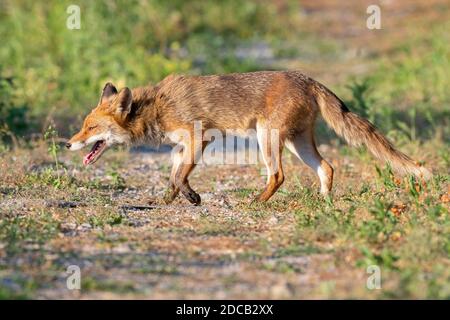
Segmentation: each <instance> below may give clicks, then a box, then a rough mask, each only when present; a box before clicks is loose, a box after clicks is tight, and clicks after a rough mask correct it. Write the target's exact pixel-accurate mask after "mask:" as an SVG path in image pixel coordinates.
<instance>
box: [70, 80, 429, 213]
mask: <svg viewBox="0 0 450 320" xmlns="http://www.w3.org/2000/svg"><path fill="white" fill-rule="evenodd" d="M318 113H320V114H321V115H322V117H323V118H324V119H325V122H326V123H327V124H328V125H329V126H330V127H331V128H332V129H333V130H334V131H335V132H336V133H337V134H338V135H339V136H341V137H343V138H344V139H345V140H346V141H347V142H348V143H349V144H351V145H353V146H361V145H364V146H366V147H367V149H368V150H369V151H370V152H371V153H372V154H373V155H374V156H375V157H377V158H379V159H381V160H383V161H385V162H388V163H389V164H390V165H391V166H392V167H393V168H394V170H396V171H398V172H399V173H401V174H413V175H415V176H417V177H421V178H424V179H427V178H430V177H431V173H430V171H428V170H427V169H426V168H424V167H422V166H419V165H417V164H416V163H414V162H413V161H412V160H411V159H410V158H409V157H408V156H406V155H405V154H403V153H402V152H400V151H398V150H396V149H395V148H394V146H393V145H392V143H391V142H389V141H388V140H387V139H386V138H385V137H384V136H383V135H382V134H381V133H380V132H379V131H378V130H377V129H376V128H375V126H374V125H372V124H371V123H370V122H369V121H367V120H365V119H363V118H361V117H360V116H358V115H357V114H355V113H352V112H351V111H350V110H349V109H348V108H347V107H346V106H345V105H344V103H343V102H342V101H341V100H340V99H339V98H338V97H337V96H336V95H335V94H333V93H332V92H331V91H330V90H329V89H327V88H326V87H325V86H324V85H322V84H320V83H319V82H317V81H315V80H313V79H311V78H309V77H307V76H305V75H304V74H302V73H300V72H297V71H262V72H250V73H236V74H226V75H210V76H184V75H171V76H168V77H166V78H165V79H163V80H162V81H161V82H160V83H158V84H157V85H155V86H147V87H140V88H135V89H133V90H130V89H129V88H123V89H121V90H120V91H117V89H116V88H115V87H114V85H112V84H111V83H107V84H106V85H105V87H104V89H103V92H102V95H101V98H100V101H99V103H98V105H97V107H95V108H94V109H93V110H92V112H91V113H90V114H89V115H88V116H87V117H86V119H85V120H84V124H83V127H82V129H81V131H80V132H79V133H77V134H76V135H75V136H73V137H72V138H71V139H70V140H69V141H68V142H67V145H66V147H67V148H68V149H70V150H78V149H81V148H83V147H85V146H87V145H89V144H94V145H93V147H92V150H91V151H90V152H89V153H88V154H87V155H86V156H85V158H84V161H83V162H84V164H85V165H87V164H91V163H94V162H95V161H97V160H98V159H99V158H100V156H101V155H102V154H103V152H104V151H105V150H106V149H107V148H108V147H110V146H112V145H115V144H132V143H135V142H145V141H149V142H153V143H156V144H159V143H162V142H164V141H166V140H167V139H171V138H170V133H171V132H175V131H177V130H180V129H182V130H183V132H185V133H186V134H183V135H181V136H178V138H177V141H173V142H176V144H177V145H179V146H181V148H179V149H178V150H177V151H176V152H175V154H174V156H173V167H172V171H171V174H170V185H169V188H168V192H167V194H166V196H165V201H166V203H170V202H172V201H173V200H174V199H175V198H176V196H177V195H178V193H179V192H180V191H181V193H182V194H183V195H184V196H185V197H186V198H187V199H188V200H189V201H190V202H191V203H193V204H196V205H199V204H200V203H201V198H200V196H199V195H198V194H197V193H196V192H195V191H194V190H193V189H192V188H191V186H190V185H189V181H188V177H189V174H190V173H191V172H192V170H193V169H194V167H195V165H196V163H197V162H198V161H197V160H198V159H199V157H201V155H202V153H203V151H204V149H205V147H206V145H207V144H208V141H200V142H199V141H198V139H197V140H196V139H195V138H194V136H195V132H194V131H195V130H194V123H195V122H197V121H200V122H201V125H202V126H201V132H202V134H203V133H204V132H205V131H206V130H208V129H216V130H220V131H221V132H225V131H226V130H228V129H233V130H237V131H245V130H248V129H255V130H256V135H257V140H258V145H259V148H260V150H261V153H262V157H263V160H264V163H265V165H266V167H267V173H268V179H267V184H266V188H265V190H264V191H263V192H262V193H261V194H260V195H259V196H258V197H257V199H258V200H260V201H266V200H268V199H269V198H270V197H271V196H272V195H273V194H274V193H275V192H276V191H277V189H278V188H279V187H280V186H281V184H282V183H283V181H284V174H283V169H282V163H281V155H282V150H283V148H284V147H286V148H288V150H289V151H291V152H292V153H293V154H294V155H295V156H297V157H298V158H300V159H301V160H303V162H304V163H305V164H306V165H308V166H309V167H311V168H312V169H313V170H314V171H315V172H316V174H317V175H318V177H319V179H320V191H321V193H322V194H324V195H327V194H328V193H329V192H330V191H331V188H332V183H333V168H332V167H331V165H330V164H329V163H328V162H327V161H326V160H324V159H323V158H322V156H321V155H320V154H319V152H318V151H317V148H316V145H315V142H314V135H313V132H314V123H315V120H316V118H317V115H318ZM267 130H276V131H277V135H276V141H274V139H273V138H268V135H267V134H263V133H264V132H265V131H267ZM202 134H201V136H200V140H202V139H201V138H202Z"/></svg>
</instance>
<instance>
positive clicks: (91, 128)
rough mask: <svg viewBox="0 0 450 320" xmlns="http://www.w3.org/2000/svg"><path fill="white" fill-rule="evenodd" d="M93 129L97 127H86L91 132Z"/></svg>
mask: <svg viewBox="0 0 450 320" xmlns="http://www.w3.org/2000/svg"><path fill="white" fill-rule="evenodd" d="M95 128H97V126H91V127H88V130H89V131H91V130H93V129H95Z"/></svg>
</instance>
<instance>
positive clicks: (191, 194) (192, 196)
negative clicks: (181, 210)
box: [183, 190, 202, 206]
mask: <svg viewBox="0 0 450 320" xmlns="http://www.w3.org/2000/svg"><path fill="white" fill-rule="evenodd" d="M183 195H184V196H185V197H186V199H188V200H189V202H190V203H192V204H195V205H196V206H199V205H200V204H201V203H202V199H201V198H200V195H199V194H198V193H196V192H195V191H193V190H190V191H186V192H183Z"/></svg>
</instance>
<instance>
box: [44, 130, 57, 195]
mask: <svg viewBox="0 0 450 320" xmlns="http://www.w3.org/2000/svg"><path fill="white" fill-rule="evenodd" d="M57 137H58V132H57V131H56V130H55V129H54V128H53V127H52V126H51V125H50V126H49V127H48V129H47V131H46V132H45V133H44V140H45V141H47V143H48V144H49V146H48V153H49V154H50V156H51V157H52V158H53V160H54V161H55V169H56V179H54V181H53V186H54V187H55V188H59V187H60V186H61V175H60V170H59V169H60V163H59V160H58V151H59V149H60V147H59V145H58V144H57V143H56V139H57Z"/></svg>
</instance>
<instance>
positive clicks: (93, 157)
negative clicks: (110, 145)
mask: <svg viewBox="0 0 450 320" xmlns="http://www.w3.org/2000/svg"><path fill="white" fill-rule="evenodd" d="M105 149H106V141H105V140H98V141H97V142H95V143H94V146H93V147H92V149H91V151H90V152H89V153H88V154H87V155H86V156H85V157H84V159H83V164H84V165H88V164H91V163H94V162H95V161H97V160H98V159H99V158H100V156H101V154H102V153H103V151H105Z"/></svg>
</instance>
